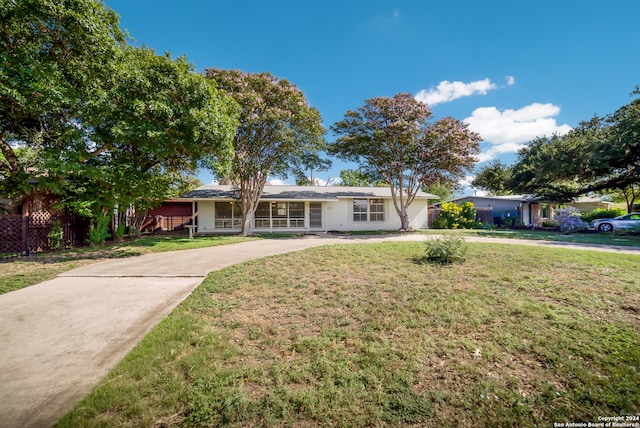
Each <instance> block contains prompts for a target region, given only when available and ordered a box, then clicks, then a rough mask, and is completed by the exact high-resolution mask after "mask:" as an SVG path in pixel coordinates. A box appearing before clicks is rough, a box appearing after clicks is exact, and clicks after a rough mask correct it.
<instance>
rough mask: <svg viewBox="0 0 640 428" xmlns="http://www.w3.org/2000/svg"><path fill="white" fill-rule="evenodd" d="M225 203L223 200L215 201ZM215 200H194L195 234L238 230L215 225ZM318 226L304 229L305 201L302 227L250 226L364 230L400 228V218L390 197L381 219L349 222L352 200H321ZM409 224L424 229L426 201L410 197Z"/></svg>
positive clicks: (266, 229) (351, 215) (257, 229)
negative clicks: (195, 214) (320, 223)
mask: <svg viewBox="0 0 640 428" xmlns="http://www.w3.org/2000/svg"><path fill="white" fill-rule="evenodd" d="M219 202H223V203H224V202H226V201H219ZM214 204H215V201H198V227H197V229H196V232H197V233H214V232H215V233H224V232H229V233H233V232H239V231H240V229H237V228H236V229H221V228H219V229H216V228H215V205H214ZM322 205H323V206H322V223H323V227H322V228H321V229H311V228H308V225H309V203H308V202H306V203H305V225H306V226H307V227H305V228H273V229H268V228H254V230H255V231H257V232H261V231H265V232H269V231H273V232H277V231H324V230H327V231H330V230H337V231H366V230H395V229H399V228H400V218H399V217H398V214H397V213H396V210H395V208H394V206H393V201H392V200H391V199H384V221H353V199H350V198H345V199H339V200H337V201H335V202H334V201H332V202H322ZM409 218H410V225H411V227H413V228H415V229H424V228H427V201H426V200H414V201H413V203H412V204H411V206H410V207H409Z"/></svg>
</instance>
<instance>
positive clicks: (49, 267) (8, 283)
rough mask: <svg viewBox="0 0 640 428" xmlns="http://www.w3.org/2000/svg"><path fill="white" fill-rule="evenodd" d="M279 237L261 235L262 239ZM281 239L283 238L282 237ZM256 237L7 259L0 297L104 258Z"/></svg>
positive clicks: (146, 242)
mask: <svg viewBox="0 0 640 428" xmlns="http://www.w3.org/2000/svg"><path fill="white" fill-rule="evenodd" d="M279 236H281V235H264V236H262V238H270V237H279ZM282 236H285V235H282ZM252 239H261V238H259V237H240V236H235V235H234V236H231V235H216V236H198V237H196V238H195V239H189V238H188V237H187V236H186V234H185V233H172V234H167V235H152V236H143V237H141V238H138V239H135V240H130V241H125V242H121V243H107V244H104V245H99V246H96V247H83V248H78V249H72V250H69V251H62V252H55V253H41V254H38V253H35V254H33V255H32V256H31V257H28V258H18V259H8V260H5V261H2V262H0V294H3V293H8V292H9V291H13V290H17V289H20V288H23V287H27V286H29V285H33V284H37V283H39V282H42V281H46V280H48V279H52V278H55V276H56V275H58V274H60V273H62V272H66V271H68V270H71V269H75V268H77V267H80V266H84V265H87V264H91V263H97V262H100V261H104V260H106V259H113V258H121V257H133V256H139V255H142V254H148V253H159V252H163V251H174V250H188V249H192V248H203V247H212V246H215V245H226V244H235V243H238V242H244V241H247V240H252Z"/></svg>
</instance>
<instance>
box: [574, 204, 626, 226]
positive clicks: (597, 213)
mask: <svg viewBox="0 0 640 428" xmlns="http://www.w3.org/2000/svg"><path fill="white" fill-rule="evenodd" d="M623 214H624V210H622V209H620V208H612V209H610V210H608V209H604V208H596V209H595V210H592V211H587V212H583V213H580V218H581V219H582V221H584V222H587V223H590V222H592V221H593V220H596V219H598V218H614V217H618V216H621V215H623Z"/></svg>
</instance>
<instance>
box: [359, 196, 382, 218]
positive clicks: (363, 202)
mask: <svg viewBox="0 0 640 428" xmlns="http://www.w3.org/2000/svg"><path fill="white" fill-rule="evenodd" d="M353 221H384V200H383V199H354V200H353Z"/></svg>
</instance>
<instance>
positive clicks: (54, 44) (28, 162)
mask: <svg viewBox="0 0 640 428" xmlns="http://www.w3.org/2000/svg"><path fill="white" fill-rule="evenodd" d="M124 42H125V38H124V35H123V33H122V32H121V31H120V29H119V28H118V17H117V15H116V14H115V12H113V11H112V10H111V9H109V8H108V7H106V6H104V4H103V3H102V2H101V1H95V0H77V1H73V2H69V1H64V2H56V1H50V0H21V1H3V2H0V64H1V66H0V153H1V155H0V194H1V195H2V197H3V198H4V199H3V201H2V204H1V206H2V207H3V208H5V209H6V210H8V211H10V212H17V210H18V209H19V207H20V204H21V203H22V201H23V200H24V199H25V198H26V197H27V195H28V194H29V193H30V192H31V191H32V190H33V189H32V188H33V186H35V185H36V184H35V183H37V180H33V178H34V176H36V177H39V178H42V177H43V176H44V175H43V174H42V171H39V169H38V166H39V165H38V162H39V161H41V160H42V157H43V156H46V155H48V154H49V153H50V151H48V150H46V149H48V148H51V147H53V146H59V145H60V144H63V142H64V141H65V140H67V139H68V138H69V136H68V134H69V133H70V132H71V133H73V132H74V130H75V129H76V127H77V122H76V121H75V118H76V116H77V111H78V108H80V107H81V106H82V105H83V100H86V99H87V98H89V97H94V96H97V97H100V96H101V94H102V93H103V91H104V89H103V82H104V81H107V80H109V79H110V77H111V76H112V75H113V74H114V73H115V71H116V67H117V65H116V60H117V55H118V50H119V47H120V46H122V45H123V44H124ZM33 153H37V155H36V156H31V154H33Z"/></svg>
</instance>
